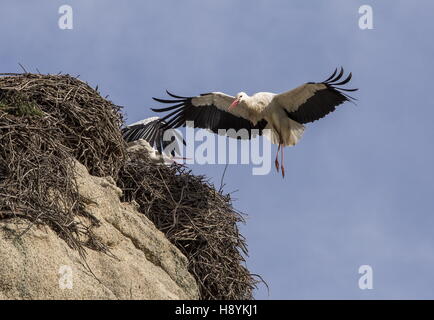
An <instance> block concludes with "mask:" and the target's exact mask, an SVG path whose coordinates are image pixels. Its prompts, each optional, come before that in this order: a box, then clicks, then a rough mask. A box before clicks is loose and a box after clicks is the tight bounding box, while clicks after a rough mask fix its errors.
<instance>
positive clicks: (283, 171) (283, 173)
mask: <svg viewBox="0 0 434 320" xmlns="http://www.w3.org/2000/svg"><path fill="white" fill-rule="evenodd" d="M284 150H285V146H284V145H283V144H282V151H281V153H282V160H281V163H280V165H281V169H282V178H285V162H284V158H283V153H284Z"/></svg>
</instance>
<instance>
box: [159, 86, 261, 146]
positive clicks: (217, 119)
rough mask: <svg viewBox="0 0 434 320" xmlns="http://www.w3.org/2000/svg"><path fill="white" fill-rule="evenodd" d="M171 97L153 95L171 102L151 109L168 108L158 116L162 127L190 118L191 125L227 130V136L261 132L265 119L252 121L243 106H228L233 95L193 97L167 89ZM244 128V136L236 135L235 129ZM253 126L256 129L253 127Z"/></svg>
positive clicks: (216, 93)
mask: <svg viewBox="0 0 434 320" xmlns="http://www.w3.org/2000/svg"><path fill="white" fill-rule="evenodd" d="M167 94H168V95H170V96H171V97H172V98H174V99H172V100H166V99H158V98H153V99H154V100H155V101H158V102H161V103H168V104H172V106H170V107H166V108H158V109H152V110H153V111H155V112H169V113H168V114H166V115H165V116H163V117H162V118H161V119H162V120H163V121H166V125H165V128H179V127H184V126H186V125H189V123H188V122H189V121H193V127H195V128H203V129H208V130H211V131H212V132H214V133H219V134H220V133H221V132H219V129H224V130H229V129H234V130H229V131H226V132H224V133H223V134H225V135H227V136H229V137H231V138H248V139H250V138H251V137H252V136H255V134H256V133H258V134H259V135H261V134H262V130H263V129H264V128H265V126H266V124H267V122H266V121H265V120H262V121H259V122H258V123H257V124H253V123H252V122H251V121H250V120H249V119H248V114H247V113H246V110H244V109H242V108H233V109H231V110H229V106H230V104H231V103H232V102H233V100H234V99H235V97H233V96H230V95H227V94H224V93H221V92H211V93H204V94H201V95H199V96H196V97H181V96H177V95H174V94H172V93H170V92H168V91H167ZM240 129H246V130H247V132H248V136H246V137H244V136H240V135H239V134H238V133H236V131H239V130H240ZM254 129H256V130H254Z"/></svg>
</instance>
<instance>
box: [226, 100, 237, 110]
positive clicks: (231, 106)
mask: <svg viewBox="0 0 434 320" xmlns="http://www.w3.org/2000/svg"><path fill="white" fill-rule="evenodd" d="M239 103H240V101H239V100H238V99H235V100H234V101H233V102H232V103H231V105H230V106H229V109H228V110H231V109H232V108H235V107H236V106H237V105H238V104H239Z"/></svg>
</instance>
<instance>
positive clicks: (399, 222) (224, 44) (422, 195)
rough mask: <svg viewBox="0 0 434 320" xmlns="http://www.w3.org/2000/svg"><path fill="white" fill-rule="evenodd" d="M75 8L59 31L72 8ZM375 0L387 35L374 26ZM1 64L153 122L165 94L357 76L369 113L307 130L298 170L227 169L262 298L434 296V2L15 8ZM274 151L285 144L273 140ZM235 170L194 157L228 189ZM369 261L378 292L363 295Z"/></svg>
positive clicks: (1, 14)
mask: <svg viewBox="0 0 434 320" xmlns="http://www.w3.org/2000/svg"><path fill="white" fill-rule="evenodd" d="M62 4H69V5H71V6H72V8H73V10H74V29H73V30H60V29H59V28H58V25H57V20H58V18H59V14H58V13H57V11H58V8H59V6H60V5H62ZM363 4H370V5H372V7H373V11H374V29H373V30H360V29H359V27H358V19H359V16H360V15H359V13H358V9H359V7H360V6H361V5H363ZM0 9H1V10H0V30H2V45H1V47H0V72H18V71H20V68H19V66H18V63H22V64H23V65H24V66H26V67H27V69H28V70H29V71H35V70H36V68H38V69H39V70H40V71H41V72H43V73H57V72H59V71H62V72H65V73H70V74H72V75H80V78H81V79H83V80H86V81H88V82H89V83H90V84H92V85H93V86H95V85H97V84H98V85H99V88H100V90H101V92H102V94H103V95H107V94H108V95H109V96H110V97H109V98H110V99H111V100H112V101H113V102H114V103H116V104H119V105H122V106H125V109H124V110H125V113H126V114H127V116H128V122H134V121H137V120H140V119H143V118H144V117H147V116H151V115H152V112H151V111H150V110H149V108H150V107H152V106H155V104H154V103H153V101H152V100H151V97H152V96H163V94H164V90H165V89H166V88H167V89H171V90H172V91H173V92H175V93H179V94H181V95H195V94H198V93H201V92H209V91H223V92H227V93H229V94H235V93H237V92H239V91H245V92H247V93H249V94H252V93H254V92H257V91H272V92H282V91H286V90H288V89H291V88H293V87H296V86H298V85H299V84H301V83H303V82H306V81H320V80H323V79H324V78H326V77H327V76H328V75H329V73H330V72H332V71H333V70H334V68H335V67H337V66H341V65H342V66H344V67H345V68H346V69H347V70H348V71H351V72H353V75H354V78H353V82H352V84H353V86H355V87H358V88H360V91H359V92H358V93H357V94H356V96H357V98H358V99H359V101H358V103H357V106H354V105H352V104H346V105H344V106H342V107H340V108H339V109H338V110H337V111H336V112H335V113H333V114H331V115H329V116H328V117H327V118H325V119H323V120H321V121H318V122H315V123H313V124H310V125H308V127H307V130H306V132H305V134H304V136H303V138H302V140H301V142H300V143H299V144H298V145H297V146H296V147H294V148H287V149H286V152H285V157H286V162H285V164H286V175H287V176H286V178H285V179H282V178H281V177H280V176H279V175H278V174H276V173H275V172H274V171H273V172H272V173H271V174H269V175H266V176H252V174H251V167H250V166H248V165H242V166H241V165H232V166H229V168H228V170H227V173H226V177H225V183H226V191H234V190H238V191H237V192H236V193H234V195H233V196H234V197H235V198H236V201H235V202H234V205H235V207H236V208H237V209H239V210H241V211H243V212H245V213H247V214H248V218H247V224H246V225H244V226H243V227H242V232H243V233H244V234H245V236H246V237H247V240H248V245H249V250H250V257H249V258H248V260H247V265H248V267H249V269H250V270H251V271H252V272H254V273H258V274H261V275H262V276H263V278H264V279H265V280H266V281H267V282H268V285H269V287H270V291H269V294H268V292H267V290H266V289H265V287H263V286H261V287H260V288H259V290H258V291H257V292H256V294H255V296H256V297H257V298H258V299H309V298H310V299H338V298H343V299H398V298H400V299H402V298H408V299H416V298H421V299H427V298H430V299H433V298H434V290H433V289H432V288H433V287H434V232H433V230H434V197H433V187H434V167H433V163H434V150H433V142H432V139H433V138H434V126H433V125H432V118H433V117H434V103H433V101H431V100H432V99H431V91H432V90H433V89H432V81H431V78H432V76H433V71H434V66H433V62H432V57H433V56H434V42H433V41H432V40H429V39H430V38H431V35H432V34H433V31H434V22H433V21H432V12H434V3H433V2H432V1H428V0H419V1H410V0H400V1H398V0H393V1H392V0H384V1H381V2H379V1H356V0H354V1H348V0H330V1H327V2H326V1H321V2H320V1H302V0H297V1H287V0H267V1H265V0H259V1H249V2H247V1H241V0H231V1H229V0H219V1H199V0H194V1H193V0H183V1H174V0H173V1H172V0H171V1H169V0H161V1H138V0H137V1H133V0H129V1H124V2H122V3H121V2H119V1H112V0H104V1H102V0H94V1H88V0H69V1H65V0H64V1H53V0H50V1H48V0H39V1H30V0H27V1H19V2H18V1H7V0H3V1H2V2H1V5H0ZM273 150H274V149H273ZM223 169H224V166H223V165H204V166H197V165H196V166H193V170H194V172H196V173H204V174H206V175H208V176H209V177H211V179H212V180H213V181H215V183H216V185H219V182H220V177H221V174H222V172H223ZM363 264H368V265H371V266H372V268H373V271H374V289H373V290H364V291H362V290H360V289H359V288H358V279H359V277H360V275H359V274H358V268H359V266H360V265H363Z"/></svg>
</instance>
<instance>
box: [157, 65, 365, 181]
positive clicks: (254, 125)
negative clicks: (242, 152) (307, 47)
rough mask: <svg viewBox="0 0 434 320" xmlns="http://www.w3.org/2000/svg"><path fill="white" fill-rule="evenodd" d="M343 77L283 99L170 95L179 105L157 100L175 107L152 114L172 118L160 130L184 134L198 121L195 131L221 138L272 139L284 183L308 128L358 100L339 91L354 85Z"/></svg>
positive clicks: (333, 77) (309, 85)
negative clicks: (287, 160) (292, 152)
mask: <svg viewBox="0 0 434 320" xmlns="http://www.w3.org/2000/svg"><path fill="white" fill-rule="evenodd" d="M343 74H344V70H343V68H341V69H340V72H339V73H338V70H337V69H336V70H335V71H334V72H333V74H332V75H331V76H330V77H329V78H327V79H326V80H324V81H322V82H308V83H305V84H303V85H301V86H299V87H297V88H295V89H292V90H290V91H287V92H283V93H280V94H276V93H271V92H259V93H256V94H254V95H252V96H248V95H247V94H246V93H244V92H240V93H238V94H237V95H236V96H235V97H233V96H230V95H227V94H224V93H221V92H211V93H204V94H201V95H199V96H195V97H181V96H177V95H174V94H172V93H170V92H168V91H167V94H168V95H170V96H171V97H172V98H174V99H172V100H165V99H158V98H153V99H154V100H155V101H158V102H161V103H169V104H173V105H172V106H169V107H166V108H160V109H152V110H153V111H155V112H168V111H169V112H170V113H168V114H167V115H165V116H164V117H162V118H161V120H160V121H162V124H161V128H160V130H166V129H174V128H179V127H182V126H185V125H186V122H187V121H193V123H194V127H197V128H203V129H209V130H211V131H213V132H215V133H219V132H218V131H219V129H226V130H229V129H235V131H238V130H240V129H247V130H248V132H249V135H248V136H247V137H246V138H248V139H250V138H252V137H253V136H255V132H258V133H259V135H262V134H264V135H265V136H268V138H269V139H270V140H271V142H272V143H274V144H276V145H278V149H277V153H276V160H275V165H276V170H277V171H279V160H278V155H279V151H280V152H281V164H280V168H281V171H282V176H283V177H284V176H285V168H284V147H285V146H293V145H295V144H296V143H297V142H298V140H300V138H301V136H302V134H303V131H304V124H305V123H308V122H313V121H315V120H318V119H321V118H323V117H324V116H326V115H327V114H329V113H330V112H332V111H334V110H335V108H336V107H337V106H338V105H340V104H342V103H344V102H346V101H352V100H355V98H353V97H351V96H349V95H348V94H346V93H345V92H351V91H356V90H358V89H346V88H342V87H339V86H342V85H344V84H347V83H348V82H349V81H350V80H351V76H352V75H351V73H350V74H349V75H348V77H347V78H346V79H344V80H342V76H343ZM253 129H256V130H254V131H253ZM264 129H270V130H264ZM231 134H233V130H232V131H231V130H230V131H226V135H227V136H229V137H232V138H240V136H239V135H236V136H231Z"/></svg>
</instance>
